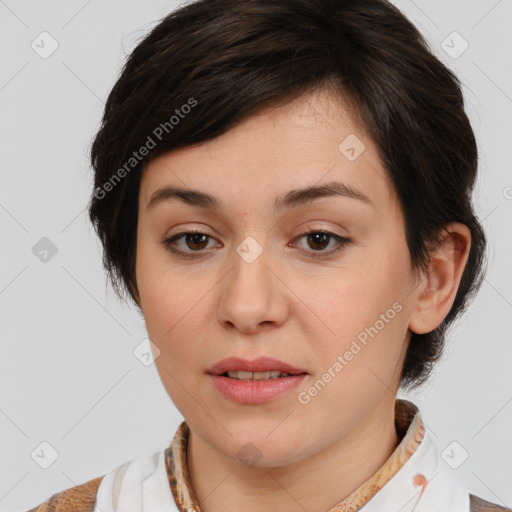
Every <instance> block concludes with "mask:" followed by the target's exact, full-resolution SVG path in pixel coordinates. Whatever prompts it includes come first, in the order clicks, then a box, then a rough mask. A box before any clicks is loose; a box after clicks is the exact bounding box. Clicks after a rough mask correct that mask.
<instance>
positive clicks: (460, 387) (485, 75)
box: [0, 0, 512, 512]
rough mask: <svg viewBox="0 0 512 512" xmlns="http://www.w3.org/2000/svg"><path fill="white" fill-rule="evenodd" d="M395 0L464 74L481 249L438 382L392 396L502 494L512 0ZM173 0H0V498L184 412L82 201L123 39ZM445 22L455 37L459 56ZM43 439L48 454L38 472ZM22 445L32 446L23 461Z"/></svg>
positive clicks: (483, 487) (45, 486)
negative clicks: (110, 281) (476, 289)
mask: <svg viewBox="0 0 512 512" xmlns="http://www.w3.org/2000/svg"><path fill="white" fill-rule="evenodd" d="M395 4H396V5H397V6H398V7H399V8H400V9H402V11H403V12H404V13H405V14H406V15H407V16H408V17H409V18H410V19H411V20H412V21H413V22H414V23H415V24H416V26H418V28H419V29H420V30H421V31H422V32H423V33H424V34H425V35H426V37H427V39H428V40H429V41H430V42H431V45H432V49H433V51H434V52H435V53H436V55H438V56H439V58H441V59H442V60H443V61H444V62H445V63H447V64H448V65H449V66H450V67H451V68H452V69H453V70H454V71H455V72H456V73H457V75H458V76H459V77H460V78H461V80H462V81H463V83H464V87H465V94H466V98H467V105H468V106H467V109H468V113H469V115H470V117H471V120H472V124H473V127H474V130H475V133H476V136H477V138H478V142H479V148H480V154H481V161H480V177H479V182H478V187H477V191H476V196H475V204H476V207H477V210H478V213H479V215H480V217H481V218H482V219H483V224H484V227H485V229H486V233H487V234H488V237H489V245H490V248H489V249H490V250H489V270H488V273H487V277H486V280H485V282H484V283H483V286H482V289H481V291H480V293H479V294H478V296H477V298H476V300H475V301H474V303H473V304H472V305H471V307H470V308H469V310H468V312H467V313H466V315H465V317H464V319H463V320H462V321H461V322H459V324H458V325H457V327H456V328H455V329H454V330H453V332H452V335H451V337H450V341H449V344H448V346H447V350H446V355H445V358H444V360H443V362H442V363H441V364H440V366H439V367H438V369H437V372H436V374H435V379H434V382H433V383H431V384H430V385H428V386H427V387H426V388H425V389H423V390H422V391H420V392H416V393H414V394H409V395H403V394H401V395H400V396H404V397H406V398H409V399H410V400H412V401H413V402H414V403H416V404H417V405H418V406H419V408H420V411H421V412H422V416H423V419H424V421H425V423H426V425H427V427H428V429H429V430H430V432H431V434H432V436H433V437H434V441H435V443H436V445H437V446H438V448H439V451H440V452H442V453H445V454H446V453H448V454H449V455H450V457H451V461H452V465H455V463H454V462H453V461H458V463H460V461H461V460H462V457H463V455H464V451H463V450H466V451H467V452H468V454H469V457H468V458H467V460H466V461H464V462H463V463H462V464H461V465H460V466H459V467H458V468H457V469H453V471H454V473H455V474H456V477H457V478H459V479H460V480H461V481H462V482H463V483H464V485H465V486H466V487H467V488H468V489H470V490H471V491H472V492H475V493H477V494H479V495H480V496H482V497H484V498H486V499H488V500H491V501H494V502H497V503H500V504H507V505H509V506H510V505H512V486H511V485H510V481H511V476H512V457H511V455H512V439H511V436H510V431H511V426H512V404H511V403H510V402H511V401H512V385H511V384H512V376H511V373H512V372H511V371H510V361H511V356H512V345H511V343H510V342H511V337H510V331H509V325H508V320H509V319H510V318H511V316H512V309H511V308H512V292H511V290H512V268H511V266H510V261H511V256H512V238H511V236H510V231H511V230H510V221H511V219H512V173H511V167H510V163H511V162H510V147H511V142H512V140H511V131H510V117H511V115H512V99H511V98H512V72H511V68H510V62H511V57H512V51H511V47H512V36H511V31H510V23H511V22H512V0H500V1H496V0H478V1H476V0H472V1H467V0H456V1H444V0H443V1H441V0H436V1H426V0H416V1H415V2H413V1H410V0H400V1H397V2H395ZM177 5H178V4H177V3H175V2H168V1H163V0H148V1H145V2H142V1H139V2H121V1H120V0H101V1H100V0H89V1H87V0H68V1H66V2H64V1H52V0H48V1H45V2H40V1H36V0H17V1H16V0H5V1H2V0H0V34H1V36H0V37H1V45H0V52H1V54H0V58H1V61H0V108H1V114H0V115H1V123H0V130H1V132H0V141H1V151H0V155H1V156H0V158H1V160H0V172H1V186H0V226H1V237H0V258H1V266H0V330H1V331H0V335H1V338H0V342H1V345H0V348H1V352H0V354H1V356H0V433H1V435H0V510H1V511H5V512H7V511H19V510H25V509H28V508H29V507H30V506H35V505H36V504H38V503H40V502H41V501H43V500H45V499H47V498H48V497H49V496H50V495H51V494H53V493H55V492H57V491H60V490H63V489H66V488H69V487H72V486H75V485H78V484H80V483H83V482H85V481H87V480H90V479H92V478H95V477H98V476H101V475H103V474H105V473H106V472H108V471H109V470H110V469H112V468H114V467H116V466H118V465H120V464H122V463H123V462H125V461H127V460H130V459H132V458H136V457H139V456H142V455H144V454H148V453H153V452H155V451H158V450H161V449H164V448H165V447H166V446H168V444H169V443H170V440H171V438H172V436H173V435H174V432H175V430H176V428H177V427H178V425H179V423H180V422H181V420H182V418H181V416H180V414H179V413H178V412H177V410H176V409H175V408H174V406H173V405H172V403H171V401H170V399H169V398H168V396H167V394H166V392H165V390H164V388H163V386H162V385H161V382H160V379H159V377H158V375H157V373H156V369H155V367H154V365H150V366H145V365H144V364H142V363H141V362H140V361H139V360H138V359H137V358H136V357H135V356H134V354H133V351H134V349H135V348H136V347H137V346H138V345H139V344H140V343H141V341H142V340H143V338H145V335H146V332H145V328H144V323H143V319H142V317H141V316H140V315H139V314H138V312H137V311H136V310H135V308H132V307H131V306H128V305H126V304H122V303H120V301H119V300H118V299H117V298H116V297H115V295H114V294H113V292H112V290H111V289H110V287H108V286H106V283H105V276H104V273H103V270H102V266H101V249H100V243H99V240H97V239H96V237H95V234H94V231H93V229H92V226H90V224H89V223H88V220H87V217H86V210H85V207H86V204H87V201H88V198H89V195H90V193H91V190H92V173H91V170H90V166H89V163H88V160H87V151H88V149H89V144H90V142H91V139H92V137H93V135H94V132H95V130H96V129H97V128H98V123H99V120H100V116H101V113H102V107H103V102H104V100H105V99H106V96H107V94H108V92H109V90H110V89H111V87H112V86H113V84H114V82H115V80H116V77H117V75H118V72H119V70H120V68H121V65H122V63H123V61H124V58H125V56H126V54H128V53H129V52H130V51H131V50H132V49H133V47H134V45H135V44H136V40H137V38H139V37H140V36H141V35H143V34H145V33H146V32H147V31H148V30H149V29H150V28H151V27H153V26H154V25H155V24H156V22H157V20H158V19H160V18H161V17H163V16H164V15H165V14H167V13H168V12H170V11H171V10H172V9H174V8H175V7H176V6H177ZM43 31H47V32H48V33H49V34H50V35H51V37H52V38H53V39H54V40H55V41H57V43H58V48H57V50H56V51H55V52H54V53H53V54H52V55H50V56H49V57H47V58H42V57H41V56H40V55H39V54H38V53H36V51H35V50H34V49H33V48H32V47H31V43H32V41H34V40H35V43H34V44H39V46H40V47H42V46H43V44H44V49H43V48H39V49H38V50H39V51H40V52H41V51H43V50H45V51H47V50H48V49H51V40H50V39H48V36H39V34H40V33H41V32H43ZM454 31H456V32H458V33H459V34H460V35H461V36H462V38H464V40H466V41H467V43H468V44H469V47H468V49H467V50H466V51H465V52H464V53H462V54H461V55H457V54H458V53H460V51H461V50H462V49H463V48H464V47H463V41H462V40H461V39H460V38H458V36H456V35H455V36H453V35H452V33H453V32H454ZM41 37H46V39H45V40H44V43H41ZM447 38H448V39H447ZM443 41H445V43H444V44H443ZM38 42H39V43H38ZM450 47H451V48H450ZM445 50H446V51H445ZM447 52H448V53H447ZM450 54H451V55H450ZM43 237H47V238H48V239H49V240H50V241H51V243H52V244H54V245H55V247H56V249H57V252H56V253H55V254H54V255H53V256H52V253H51V252H49V253H48V256H47V261H46V262H43V261H41V260H40V259H39V258H38V257H36V255H35V254H34V253H33V247H34V246H36V244H38V243H39V244H43V245H44V244H48V241H43V242H40V240H41V238H43ZM36 247H39V246H36ZM39 248H40V247H39ZM36 252H37V251H36ZM40 257H41V255H40ZM454 441H456V442H457V443H458V444H456V445H452V446H450V444H451V443H452V442H454ZM42 442H47V443H49V444H50V445H51V446H52V447H53V448H54V449H55V450H56V451H57V453H58V458H57V459H56V460H55V462H54V463H53V464H52V465H50V467H49V468H48V469H43V468H42V467H41V464H43V465H44V463H45V462H46V463H49V462H50V459H49V457H50V456H51V450H50V449H48V448H47V447H46V445H43V446H42V447H41V446H40V444H41V443H42ZM447 447H449V449H448V451H447V452H445V451H444V450H445V449H446V448H447ZM452 448H453V451H452ZM36 449H37V450H36ZM34 450H36V453H39V454H41V453H42V452H41V450H43V452H44V454H45V456H44V457H42V456H41V455H40V456H39V458H38V457H37V456H34V458H32V456H31V454H32V453H33V452H34Z"/></svg>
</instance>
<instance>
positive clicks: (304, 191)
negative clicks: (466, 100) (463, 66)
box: [33, 0, 510, 512]
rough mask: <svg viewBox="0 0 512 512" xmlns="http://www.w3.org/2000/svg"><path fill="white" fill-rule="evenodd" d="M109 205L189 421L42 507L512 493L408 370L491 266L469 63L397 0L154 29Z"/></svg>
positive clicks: (239, 12) (383, 503) (416, 373)
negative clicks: (481, 484)
mask: <svg viewBox="0 0 512 512" xmlns="http://www.w3.org/2000/svg"><path fill="white" fill-rule="evenodd" d="M91 159H92V164H93V167H94V170H95V189H94V193H93V196H92V198H91V203H90V210H89V213H90V218H91V220H92V222H93V224H94V226H95V228H96V230H97V232H98V235H99V237H100V239H101V241H102V243H103V247H104V263H105V267H106V270H107V271H108V273H109V276H110V278H111V279H112V282H113V284H114V286H115V287H116V290H117V291H118V292H119V294H120V295H122V293H123V291H126V292H127V293H128V294H129V296H130V297H131V299H133V301H134V302H135V303H136V305H137V307H138V308H140V311H141V313H142V314H143V315H144V319H145V322H146V327H147V331H148V335H149V338H150V340H151V342H152V344H151V348H152V351H153V357H154V358H155V363H156V366H157V368H158V371H159V375H160V377H161V380H162V383H163V385H164V386H165V389H166V390H167V392H168V394H169V396H170V397H171V399H172V400H173V402H174V404H175V405H176V407H177V408H178V410H179V411H180V412H181V413H182V415H183V417H184V420H185V421H184V422H183V423H182V424H181V426H180V427H179V429H178V431H177V432H176V434H175V436H174V438H173V440H172V443H171V444H170V446H169V448H168V449H167V450H166V451H165V452H159V453H155V454H152V455H150V456H147V457H144V458H141V459H137V460H132V461H129V462H127V463H125V464H123V465H122V466H120V467H118V468H114V469H113V470H112V471H110V472H109V473H108V474H106V475H102V476H100V477H98V478H96V479H94V480H91V481H89V482H87V483H85V484H83V485H80V486H77V487H74V488H71V489H68V490H67V491H64V492H61V493H58V494H57V495H55V496H53V497H52V498H50V499H49V500H48V501H47V502H46V503H44V504H42V505H41V506H40V507H36V508H35V509H33V510H37V511H40V512H42V511H43V510H44V511H50V510H76V511H80V512H82V511H83V512H85V511H88V512H89V511H95V512H99V511H101V512H114V511H117V512H121V511H122V512H132V511H133V512H135V511H140V510H144V511H161V512H163V511H171V510H179V511H181V512H185V511H199V510H200V511H203V512H215V511H220V510H222V511H232V510H233V511H234V510H241V509H243V510H245V511H249V512H252V511H256V510H258V511H260V510H273V511H287V512H289V511H293V510H308V511H311V512H321V511H331V512H334V511H337V512H338V511H349V510H350V511H359V510H362V511H364V512H373V511H377V510H378V511H399V510H400V511H411V512H412V511H414V512H426V511H433V510H439V511H441V510H442V511H443V512H446V511H460V512H462V511H482V510H510V509H505V508H503V507H500V506H497V505H493V504H491V503H489V502H486V501H484V500H482V499H481V498H478V497H476V496H474V495H472V494H470V493H469V492H468V491H467V490H466V489H465V488H464V487H463V486H462V485H461V484H460V483H459V482H458V481H457V480H456V478H455V477H454V475H453V472H452V471H451V469H450V468H449V467H447V465H446V463H445V462H444V460H442V459H441V457H440V455H439V454H438V451H437V449H436V448H435V446H434V444H433V442H432V440H431V438H430V436H429V434H428V432H427V431H426V430H425V426H424V424H423V422H422V419H421V415H420V413H419V411H418V409H417V407H416V406H415V405H414V404H412V403H411V402H409V401H406V400H398V399H397V398H396V394H397V391H398V389H399V387H402V388H404V389H413V388H417V387H419V386H420V385H421V384H423V383H424V382H426V380H427V378H428V377H429V375H430V372H431V370H432V368H433V365H434V364H435V362H436V361H437V360H438V359H439V358H440V356H441V353H442V348H443V345H444V340H445V333H446V329H447V327H448V326H449V325H450V324H451V323H452V322H453V321H454V320H455V318H457V317H458V316H459V315H460V314H461V313H462V311H463V310H464V309H465V307H466V306H467V304H468V303H469V300H470V299H471V298H472V297H473V296H474V294H475V293H476V291H477V290H478V288H479V286H480V283H481V281H482V277H483V262H484V253H485V235H484V232H483V230H482V227H481V225H480V223H479V221H478V219H477V218H476V216H475V214H474V211H473V207H472V204H471V192H472V190H473V185H474V182H475V178H476V170H477V148H476V143H475V138H474V134H473V131H472V129H471V126H470V123H469V120H468V118H467V116H466V114H465V112H464V106H463V97H462V93H461V89H460V84H459V82H458V80H457V78H456V77H455V76H454V75H453V74H452V72H451V71H449V70H448V69H447V68H446V67H445V66H444V65H443V64H442V63H441V62H440V61H439V60H438V59H437V58H436V57H434V56H433V55H432V53H431V52H430V51H429V50H428V48H427V45H426V43H425V41H424V40H423V38H422V36H421V35H420V34H419V32H418V31H417V30H416V29H415V27H414V26H413V25H412V24H411V23H410V22H409V21H408V20H407V19H406V18H404V16H403V15H402V14H401V13H400V12H399V11H398V10H397V9H396V8H395V7H393V5H391V4H390V3H388V2H387V1H385V0H356V1H354V0H352V1H350V2H348V1H339V0H338V1H328V0H322V1H314V0H293V1H287V2H277V3H276V2H275V1H270V0H253V1H240V0H236V1H235V0H227V1H226V0H223V1H219V0H199V1H196V2H194V3H190V4H188V5H185V6H183V7H181V8H180V9H178V10H176V11H174V12H173V13H171V14H170V15H169V16H167V17H166V18H165V19H164V20H162V21H161V22H160V23H159V24H158V25H157V26H156V27H155V28H154V29H153V30H152V31H151V33H150V34H149V35H148V36H147V37H146V38H145V39H144V40H143V41H142V42H141V43H140V44H139V45H138V46H137V47H136V49H135V50H134V52H133V53H132V54H131V56H130V57H129V59H128V61H127V63H126V65H125V67H124V69H123V72H122V74H121V76H120V78H119V80H118V81H117V83H116V84H115V86H114V88H113V90H112V92H111V94H110V96H109V98H108V102H107V104H106V107H105V113H104V118H103V124H102V126H101V129H100V130H99V132H98V134H97V135H96V138H95V140H94V143H93V147H92V151H91Z"/></svg>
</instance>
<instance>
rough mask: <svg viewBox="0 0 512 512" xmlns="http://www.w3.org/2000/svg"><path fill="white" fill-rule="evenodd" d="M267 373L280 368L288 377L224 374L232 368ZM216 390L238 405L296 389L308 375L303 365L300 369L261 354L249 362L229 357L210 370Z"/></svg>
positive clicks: (274, 396)
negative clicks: (254, 377)
mask: <svg viewBox="0 0 512 512" xmlns="http://www.w3.org/2000/svg"><path fill="white" fill-rule="evenodd" d="M237 370H239V371H246V372H266V371H271V370H275V371H280V372H283V373H288V374H289V375H288V376H287V377H280V378H277V379H269V380H237V379H231V378H229V377H226V376H224V375H222V374H223V373H225V372H230V371H237ZM207 374H208V377H210V379H211V380H212V382H213V384H214V385H215V387H216V388H217V390H218V391H219V392H220V393H221V394H222V395H223V396H224V397H225V398H227V399H228V400H231V401H232V402H235V403H238V404H253V405H255V404H262V403H266V402H270V401H272V400H274V399H275V398H277V397H278V396H280V395H282V394H283V393H286V392H287V391H290V390H292V389H294V388H296V387H297V386H298V385H299V384H300V383H301V382H302V381H303V380H304V379H305V378H306V376H307V375H308V372H306V371H305V370H303V369H302V368H297V367H295V366H292V365H290V364H288V363H285V362H283V361H279V359H274V358H272V357H259V358H258V359H253V360H252V361H249V360H247V359H242V358H240V357H229V358H227V359H223V360H222V361H219V362H218V363H216V364H214V365H213V366H212V367H211V368H209V369H208V370H207Z"/></svg>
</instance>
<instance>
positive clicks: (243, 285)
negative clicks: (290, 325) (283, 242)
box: [217, 239, 289, 334]
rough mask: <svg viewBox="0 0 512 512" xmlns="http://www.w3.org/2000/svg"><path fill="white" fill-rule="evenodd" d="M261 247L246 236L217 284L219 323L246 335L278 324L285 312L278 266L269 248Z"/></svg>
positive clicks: (285, 299) (286, 305) (284, 291)
mask: <svg viewBox="0 0 512 512" xmlns="http://www.w3.org/2000/svg"><path fill="white" fill-rule="evenodd" d="M261 249H263V248H262V247H261V246H260V245H259V244H256V243H254V241H253V243H251V240H250V239H249V242H248V243H247V244H245V245H244V244H243V243H242V244H240V246H239V247H238V248H237V251H234V253H233V257H232V261H233V266H232V268H231V270H230V271H229V272H228V274H227V275H226V276H225V278H224V279H223V280H222V283H220V290H221V292H220V298H219V303H218V309H217V315H218V320H219V322H220V323H221V324H223V325H224V326H225V327H231V328H236V329H237V330H239V331H240V332H243V333H246V334H252V333H255V332H258V331H261V330H264V329H268V328H269V327H274V328H275V327H277V326H279V325H282V324H283V322H284V321H285V320H286V316H287V314H288V303H289V297H288V294H287V293H286V290H287V288H286V286H285V285H284V284H283V282H282V280H281V279H280V278H279V268H278V266H279V265H278V264H276V262H275V260H273V259H272V257H271V254H270V250H268V251H267V250H265V249H263V250H261ZM258 253H259V254H258Z"/></svg>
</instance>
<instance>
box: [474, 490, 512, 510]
mask: <svg viewBox="0 0 512 512" xmlns="http://www.w3.org/2000/svg"><path fill="white" fill-rule="evenodd" d="M469 503H470V510H471V512H500V511H502V512H512V509H511V508H507V507H502V506H500V505H495V504H494V503H490V502H489V501H485V500H483V499H482V498H479V497H478V496H475V495H474V494H470V495H469Z"/></svg>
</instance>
